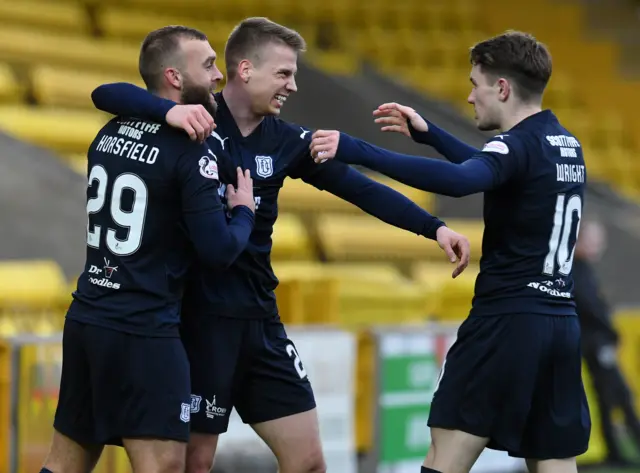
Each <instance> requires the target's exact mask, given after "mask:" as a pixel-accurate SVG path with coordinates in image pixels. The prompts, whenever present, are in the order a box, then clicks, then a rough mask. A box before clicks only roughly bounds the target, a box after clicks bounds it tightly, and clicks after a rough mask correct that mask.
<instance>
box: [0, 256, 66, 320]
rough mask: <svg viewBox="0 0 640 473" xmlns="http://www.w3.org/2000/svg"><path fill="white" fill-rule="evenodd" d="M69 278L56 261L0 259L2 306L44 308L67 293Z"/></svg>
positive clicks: (0, 299)
mask: <svg viewBox="0 0 640 473" xmlns="http://www.w3.org/2000/svg"><path fill="white" fill-rule="evenodd" d="M66 289H67V281H66V279H65V277H64V274H63V272H62V270H61V268H60V266H59V265H58V264H57V263H56V262H55V261H47V260H28V261H23V260H18V261H2V262H0V307H2V308H5V309H6V308H7V307H8V306H13V305H17V306H27V307H44V306H46V305H48V304H51V303H56V302H57V301H59V298H60V297H61V295H62V294H64V293H65V292H66Z"/></svg>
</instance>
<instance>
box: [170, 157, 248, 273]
mask: <svg viewBox="0 0 640 473" xmlns="http://www.w3.org/2000/svg"><path fill="white" fill-rule="evenodd" d="M177 174H178V178H179V180H180V184H181V192H182V195H181V201H182V212H183V218H184V222H185V225H186V227H187V231H188V233H189V238H190V239H191V241H192V243H193V246H194V248H195V250H196V253H197V255H198V258H199V259H200V261H201V262H202V263H203V264H205V265H207V266H211V267H214V268H218V269H224V268H226V267H228V266H229V265H231V263H233V262H234V261H235V260H236V258H237V257H238V256H239V255H240V253H241V252H242V251H243V250H244V249H245V248H246V246H247V243H248V241H249V236H250V235H251V231H252V230H253V224H254V211H255V204H254V200H253V184H252V181H251V177H250V176H248V175H245V174H243V173H242V171H241V170H238V186H237V189H235V188H234V189H232V191H233V194H234V206H233V208H232V210H231V221H230V222H229V223H227V219H226V216H225V212H224V208H223V206H222V201H221V200H220V197H219V195H218V187H219V182H218V171H217V163H216V161H215V157H214V156H213V155H212V154H211V153H210V151H209V149H208V148H207V147H206V146H202V147H198V148H197V149H196V151H195V152H194V151H193V150H192V151H190V152H187V153H185V154H183V155H182V156H181V157H180V158H179V159H178V162H177ZM238 194H239V195H238Z"/></svg>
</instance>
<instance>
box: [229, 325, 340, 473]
mask: <svg viewBox="0 0 640 473" xmlns="http://www.w3.org/2000/svg"><path fill="white" fill-rule="evenodd" d="M253 322H254V323H252V324H251V326H250V331H249V340H248V346H246V347H245V356H244V358H243V363H244V364H245V365H246V366H247V368H246V373H245V377H244V379H243V380H242V382H241V383H240V384H239V385H238V387H237V391H238V394H237V403H236V409H237V410H238V414H239V415H240V417H241V418H242V420H243V421H244V422H245V423H248V424H251V426H252V427H253V429H254V430H255V431H256V433H257V434H258V435H259V436H260V437H261V438H262V439H263V440H264V441H265V443H266V444H267V445H268V446H269V448H271V451H272V452H273V453H274V455H275V456H276V458H277V460H278V465H279V472H280V473H324V472H325V471H326V469H327V468H326V465H325V461H324V456H323V453H322V444H321V441H320V431H319V427H318V416H317V413H316V409H315V407H316V403H315V399H314V396H313V391H312V389H311V384H310V383H309V379H308V377H307V373H306V371H305V369H304V367H303V365H302V362H301V360H300V357H299V355H298V351H297V349H296V348H295V345H294V344H293V342H292V341H291V340H289V339H288V338H287V334H286V331H285V329H284V326H283V325H282V323H281V322H280V320H279V319H278V318H275V319H270V320H257V321H253Z"/></svg>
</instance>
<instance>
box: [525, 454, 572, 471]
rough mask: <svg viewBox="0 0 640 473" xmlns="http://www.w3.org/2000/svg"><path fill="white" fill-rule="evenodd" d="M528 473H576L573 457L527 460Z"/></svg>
mask: <svg viewBox="0 0 640 473" xmlns="http://www.w3.org/2000/svg"><path fill="white" fill-rule="evenodd" d="M527 468H528V470H529V473H578V465H577V464H576V459H575V458H565V459H563V460H527Z"/></svg>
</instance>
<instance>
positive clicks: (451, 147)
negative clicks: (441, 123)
mask: <svg viewBox="0 0 640 473" xmlns="http://www.w3.org/2000/svg"><path fill="white" fill-rule="evenodd" d="M373 116H374V117H376V118H375V120H374V121H375V122H376V123H377V124H379V125H382V128H381V131H383V132H395V133H401V134H403V135H405V136H408V137H410V138H412V139H413V141H415V142H416V143H421V144H425V145H428V146H431V147H433V148H434V149H435V150H436V151H437V152H438V153H440V154H441V155H442V156H444V157H445V158H447V159H448V160H449V161H451V162H452V163H463V162H465V161H466V160H467V159H469V158H471V157H472V156H473V155H474V154H475V153H477V152H478V151H479V150H478V149H477V148H474V147H473V146H470V145H468V144H466V143H465V142H464V141H461V140H459V139H458V138H456V137H455V136H453V135H451V134H450V133H447V132H446V131H444V130H443V129H441V128H439V127H437V126H436V125H434V124H433V123H431V122H430V121H428V120H426V119H425V118H424V117H422V116H421V115H420V114H419V113H418V112H416V111H415V110H414V109H413V108H411V107H407V106H406V105H400V104H398V103H384V104H382V105H380V106H379V107H378V108H377V109H376V110H374V111H373Z"/></svg>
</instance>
